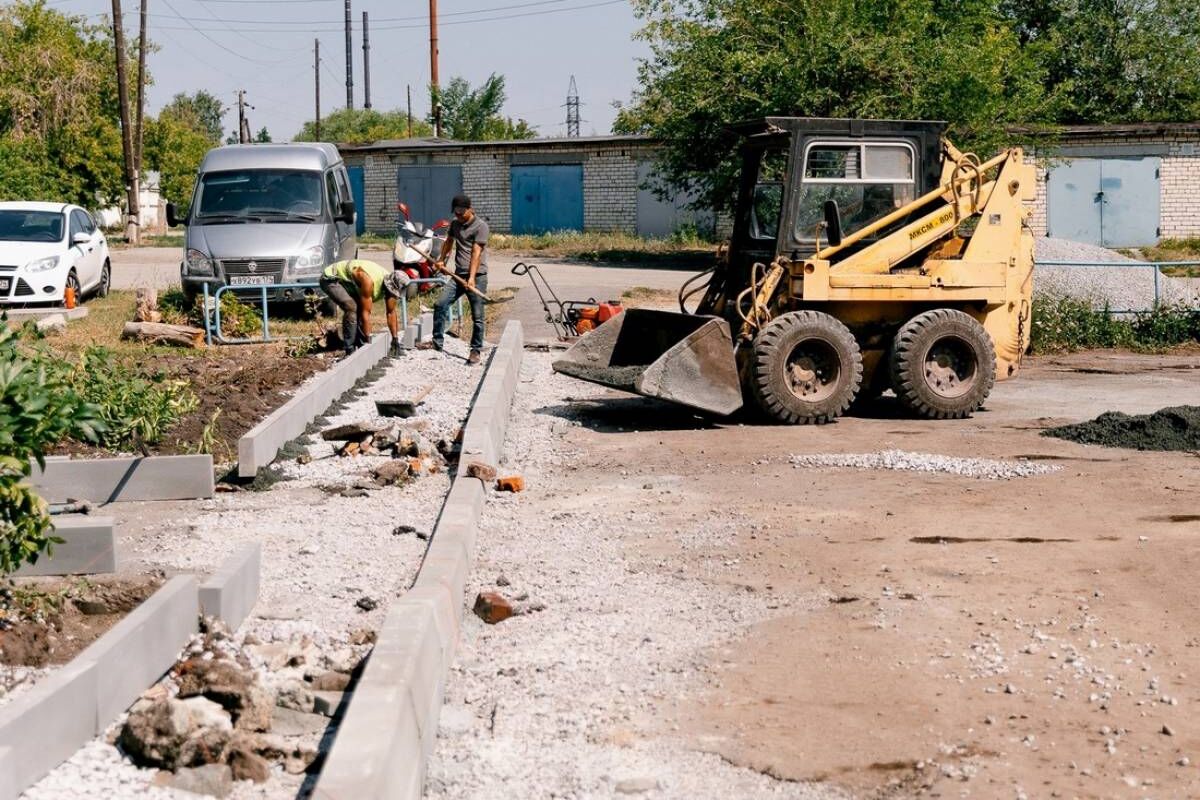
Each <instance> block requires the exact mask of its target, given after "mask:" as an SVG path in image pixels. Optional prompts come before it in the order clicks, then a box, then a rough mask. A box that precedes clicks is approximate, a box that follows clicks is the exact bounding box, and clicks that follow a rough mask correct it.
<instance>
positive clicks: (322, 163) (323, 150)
mask: <svg viewBox="0 0 1200 800" xmlns="http://www.w3.org/2000/svg"><path fill="white" fill-rule="evenodd" d="M341 160H342V157H341V155H339V154H338V149H337V148H336V147H334V146H333V145H331V144H328V143H326V142H295V143H289V144H274V143H268V144H231V145H226V146H224V147H214V148H213V149H212V150H209V151H208V153H207V155H205V156H204V160H203V161H202V162H200V171H201V172H218V171H222V170H231V169H306V170H323V169H325V168H327V167H330V166H332V165H334V164H336V163H338V162H339V161H341Z"/></svg>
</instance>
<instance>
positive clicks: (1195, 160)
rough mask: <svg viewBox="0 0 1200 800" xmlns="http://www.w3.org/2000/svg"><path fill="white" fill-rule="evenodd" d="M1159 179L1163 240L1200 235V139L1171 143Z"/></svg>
mask: <svg viewBox="0 0 1200 800" xmlns="http://www.w3.org/2000/svg"><path fill="white" fill-rule="evenodd" d="M1188 144H1190V145H1191V147H1187V145H1188ZM1184 150H1190V151H1191V154H1190V155H1185V154H1184V152H1183V151H1184ZM1159 178H1160V180H1159V189H1160V192H1161V195H1160V205H1159V209H1160V210H1159V215H1160V219H1161V220H1162V222H1161V228H1162V235H1163V237H1164V238H1168V239H1184V238H1187V237H1190V236H1200V137H1197V139H1196V140H1195V141H1192V142H1179V141H1176V142H1171V150H1170V155H1169V156H1167V157H1165V158H1163V160H1162V167H1161V170H1160V172H1159Z"/></svg>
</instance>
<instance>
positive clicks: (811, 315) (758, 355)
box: [749, 310, 862, 425]
mask: <svg viewBox="0 0 1200 800" xmlns="http://www.w3.org/2000/svg"><path fill="white" fill-rule="evenodd" d="M798 376H804V377H798ZM749 382H750V391H751V393H752V394H753V396H754V399H755V401H756V402H757V404H758V406H759V408H761V409H762V410H763V411H764V412H765V413H766V414H767V416H769V417H771V418H772V419H774V420H777V421H779V422H784V423H788V424H791V425H813V424H815V425H820V424H824V423H826V422H830V421H832V420H834V419H836V418H837V417H839V416H841V415H842V414H843V413H845V411H846V409H847V408H849V407H850V404H851V403H852V402H854V397H855V395H857V394H858V389H859V386H860V385H861V384H862V354H861V353H860V352H859V349H858V342H857V341H856V340H855V339H854V334H852V333H851V332H850V329H849V328H847V327H846V326H845V325H843V324H842V323H841V322H840V321H839V320H837V319H836V318H834V317H832V316H830V315H829V314H825V313H823V312H820V311H807V310H806V311H792V312H789V313H787V314H783V315H781V316H779V317H776V318H775V319H773V320H772V321H771V322H770V323H768V324H767V325H766V326H765V327H764V328H763V329H762V330H761V331H759V333H758V336H756V337H755V339H754V352H753V360H752V362H751V365H750V375H749Z"/></svg>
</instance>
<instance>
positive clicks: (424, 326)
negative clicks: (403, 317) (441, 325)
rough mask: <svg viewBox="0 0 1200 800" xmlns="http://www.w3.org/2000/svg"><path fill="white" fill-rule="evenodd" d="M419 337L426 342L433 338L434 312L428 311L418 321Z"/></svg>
mask: <svg viewBox="0 0 1200 800" xmlns="http://www.w3.org/2000/svg"><path fill="white" fill-rule="evenodd" d="M417 338H418V339H419V340H420V341H422V342H424V341H428V340H429V339H432V338H433V312H432V311H426V312H425V313H424V314H422V315H421V318H420V319H419V320H418V321H417Z"/></svg>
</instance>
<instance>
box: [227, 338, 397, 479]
mask: <svg viewBox="0 0 1200 800" xmlns="http://www.w3.org/2000/svg"><path fill="white" fill-rule="evenodd" d="M389 344H391V337H390V335H389V334H387V333H382V334H379V335H377V336H374V337H372V338H371V343H370V344H368V345H367V346H365V347H361V348H359V349H358V350H357V351H355V352H354V353H353V354H352V355H350V356H349V357H348V358H345V359H343V360H341V361H339V362H338V363H337V364H334V365H333V367H332V368H331V369H329V370H326V371H325V372H323V373H321V375H319V376H318V377H317V378H315V379H314V380H313V381H311V382H310V383H309V384H307V385H306V386H305V387H304V388H302V389H301V390H300V391H299V392H298V393H296V395H295V396H293V397H292V399H291V400H289V401H288V402H286V403H284V404H283V405H282V406H280V407H279V408H277V409H275V410H274V411H273V412H271V414H270V415H268V416H267V418H266V419H264V420H263V421H262V422H260V423H258V424H257V425H255V426H254V427H253V428H252V429H251V430H250V431H248V432H247V433H246V435H244V436H243V437H242V438H241V439H239V440H238V475H239V476H241V477H243V478H252V477H254V475H255V474H257V472H258V470H259V469H260V468H262V467H265V466H266V465H268V464H270V463H271V462H272V461H274V460H275V456H276V455H278V454H279V449H280V448H281V447H283V446H284V445H285V444H286V443H288V442H289V441H291V440H292V439H295V438H296V437H297V436H299V435H300V434H302V433H304V429H305V428H307V427H308V424H309V423H310V422H312V421H313V420H314V419H315V418H316V417H317V416H318V415H319V414H320V413H321V412H322V411H324V410H325V409H326V408H328V407H329V405H330V403H332V402H333V401H334V400H335V399H337V397H338V396H339V395H341V394H342V393H344V392H346V391H347V390H349V389H350V387H352V386H353V385H354V384H355V383H356V382H357V381H358V380H359V379H360V378H361V377H362V376H363V375H366V374H367V372H369V371H370V370H371V368H372V367H374V366H375V365H376V364H377V363H379V362H380V361H382V360H383V358H384V356H386V355H387V352H388V345H389Z"/></svg>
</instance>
